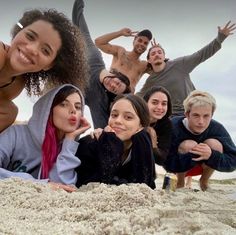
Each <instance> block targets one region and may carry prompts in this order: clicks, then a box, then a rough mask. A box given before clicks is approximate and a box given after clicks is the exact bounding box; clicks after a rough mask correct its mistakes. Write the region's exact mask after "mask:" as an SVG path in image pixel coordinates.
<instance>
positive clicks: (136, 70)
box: [95, 28, 152, 92]
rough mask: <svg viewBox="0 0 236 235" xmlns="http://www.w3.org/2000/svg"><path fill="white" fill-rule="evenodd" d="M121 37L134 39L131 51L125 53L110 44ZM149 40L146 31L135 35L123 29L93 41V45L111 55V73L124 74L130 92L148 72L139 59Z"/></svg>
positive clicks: (149, 35) (122, 49) (145, 62)
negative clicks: (127, 80) (127, 79)
mask: <svg viewBox="0 0 236 235" xmlns="http://www.w3.org/2000/svg"><path fill="white" fill-rule="evenodd" d="M121 36H126V37H134V41H133V49H132V51H126V49H125V48H124V47H122V46H118V45H113V44H110V41H111V40H113V39H115V38H118V37H121ZM151 39H152V33H151V32H150V31H149V30H148V29H145V30H142V31H140V32H138V33H137V32H134V31H132V30H131V29H129V28H123V29H121V30H119V31H116V32H112V33H108V34H105V35H103V36H100V37H98V38H96V39H95V44H96V46H97V47H98V48H99V49H100V50H102V51H103V52H104V53H107V54H111V55H113V59H112V64H111V71H112V70H113V69H116V70H118V71H119V72H121V73H123V74H125V75H126V76H127V77H128V78H129V80H130V87H131V91H132V92H134V91H135V87H136V85H137V83H138V82H139V80H140V78H141V77H142V75H143V74H144V73H145V72H147V71H148V70H147V61H144V60H140V59H139V57H140V56H141V55H142V54H143V53H144V52H145V51H146V49H147V46H148V44H149V42H150V41H151Z"/></svg>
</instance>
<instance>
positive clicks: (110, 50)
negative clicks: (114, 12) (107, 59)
mask: <svg viewBox="0 0 236 235" xmlns="http://www.w3.org/2000/svg"><path fill="white" fill-rule="evenodd" d="M136 33H137V32H133V31H132V30H131V29H129V28H123V29H121V30H119V31H116V32H112V33H108V34H105V35H102V36H100V37H98V38H96V39H95V44H96V46H97V47H98V48H99V49H100V50H102V51H103V52H104V53H107V54H111V55H116V54H117V53H118V51H119V49H123V47H121V46H117V45H112V44H110V43H109V42H110V41H111V40H113V39H116V38H118V37H121V36H126V37H134V36H135V35H136Z"/></svg>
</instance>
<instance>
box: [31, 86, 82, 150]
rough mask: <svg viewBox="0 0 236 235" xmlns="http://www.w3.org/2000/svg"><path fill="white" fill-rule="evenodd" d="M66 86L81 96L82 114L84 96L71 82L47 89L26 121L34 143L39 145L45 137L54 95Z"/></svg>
mask: <svg viewBox="0 0 236 235" xmlns="http://www.w3.org/2000/svg"><path fill="white" fill-rule="evenodd" d="M66 86H70V87H74V88H75V89H76V90H78V92H79V94H80V97H81V102H82V115H83V111H84V97H83V94H82V92H81V91H80V90H79V89H78V88H77V87H75V86H73V85H71V84H65V85H62V86H59V87H56V88H54V89H51V90H50V91H48V92H47V93H46V94H45V95H43V96H42V97H40V98H39V99H38V101H37V102H36V103H35V104H34V107H33V114H32V116H31V118H30V119H29V123H28V128H29V132H30V133H31V136H32V139H33V141H34V142H35V143H36V145H38V146H40V147H41V145H42V143H43V140H44V137H45V130H46V126H47V122H48V118H49V115H50V111H51V107H52V103H53V100H54V97H55V96H56V94H57V93H58V92H59V91H60V90H61V89H62V88H63V87H66Z"/></svg>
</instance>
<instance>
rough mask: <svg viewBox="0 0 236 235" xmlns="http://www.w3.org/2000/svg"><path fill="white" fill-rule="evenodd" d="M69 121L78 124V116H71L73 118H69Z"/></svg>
mask: <svg viewBox="0 0 236 235" xmlns="http://www.w3.org/2000/svg"><path fill="white" fill-rule="evenodd" d="M68 121H69V123H70V124H72V125H74V124H76V122H77V119H76V117H71V118H69V119H68Z"/></svg>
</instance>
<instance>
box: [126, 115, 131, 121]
mask: <svg viewBox="0 0 236 235" xmlns="http://www.w3.org/2000/svg"><path fill="white" fill-rule="evenodd" d="M132 119H133V117H132V116H131V115H125V120H132Z"/></svg>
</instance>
